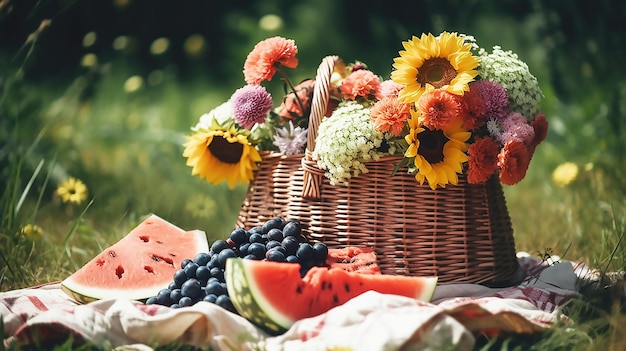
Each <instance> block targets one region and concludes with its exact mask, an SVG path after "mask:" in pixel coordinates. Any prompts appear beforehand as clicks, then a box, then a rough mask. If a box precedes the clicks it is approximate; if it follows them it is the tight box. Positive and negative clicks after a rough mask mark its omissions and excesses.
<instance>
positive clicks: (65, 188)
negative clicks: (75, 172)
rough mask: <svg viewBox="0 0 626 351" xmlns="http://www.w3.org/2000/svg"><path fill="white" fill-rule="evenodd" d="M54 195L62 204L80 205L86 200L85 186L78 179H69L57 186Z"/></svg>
mask: <svg viewBox="0 0 626 351" xmlns="http://www.w3.org/2000/svg"><path fill="white" fill-rule="evenodd" d="M56 194H57V195H59V197H60V198H61V200H62V201H63V202H64V203H66V202H71V203H73V204H76V205H80V203H81V202H83V201H85V199H86V198H87V186H86V185H85V183H83V182H82V181H81V180H80V179H76V178H74V177H70V178H68V179H67V180H65V181H64V182H63V183H61V185H59V187H58V188H57V190H56Z"/></svg>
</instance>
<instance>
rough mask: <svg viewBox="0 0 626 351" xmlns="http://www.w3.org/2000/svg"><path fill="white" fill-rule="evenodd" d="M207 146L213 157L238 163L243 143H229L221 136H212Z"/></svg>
mask: <svg viewBox="0 0 626 351" xmlns="http://www.w3.org/2000/svg"><path fill="white" fill-rule="evenodd" d="M208 148H209V151H211V153H212V154H213V156H215V158H217V159H218V160H220V161H222V162H224V163H229V164H235V163H238V162H239V161H240V160H241V155H242V154H243V145H241V144H240V143H229V142H228V140H226V139H224V138H223V137H221V136H214V137H213V141H211V144H209V147H208Z"/></svg>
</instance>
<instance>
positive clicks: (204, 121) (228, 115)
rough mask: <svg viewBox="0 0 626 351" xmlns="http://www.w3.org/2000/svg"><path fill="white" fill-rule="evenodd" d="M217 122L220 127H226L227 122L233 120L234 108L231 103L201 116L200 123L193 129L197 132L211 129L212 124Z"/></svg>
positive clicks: (225, 103) (227, 102) (228, 102)
mask: <svg viewBox="0 0 626 351" xmlns="http://www.w3.org/2000/svg"><path fill="white" fill-rule="evenodd" d="M214 119H215V120H216V121H217V122H218V123H219V124H220V125H225V124H226V123H224V122H227V121H232V120H233V106H232V105H231V104H230V101H226V102H224V103H223V104H221V105H219V106H217V107H216V108H214V109H212V110H211V111H209V113H205V114H203V115H202V116H200V120H199V121H198V123H197V124H196V125H195V126H194V127H192V128H191V130H192V131H194V132H197V131H198V130H200V129H210V128H211V122H212V121H213V120H214Z"/></svg>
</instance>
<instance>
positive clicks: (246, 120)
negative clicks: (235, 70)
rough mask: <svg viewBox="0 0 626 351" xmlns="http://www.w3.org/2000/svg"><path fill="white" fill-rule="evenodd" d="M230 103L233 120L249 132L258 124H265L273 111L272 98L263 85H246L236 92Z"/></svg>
mask: <svg viewBox="0 0 626 351" xmlns="http://www.w3.org/2000/svg"><path fill="white" fill-rule="evenodd" d="M230 101H231V104H232V106H233V119H234V120H235V122H237V124H239V125H240V126H242V127H243V128H246V129H248V130H251V129H252V127H254V125H255V124H257V123H263V122H264V121H265V118H266V117H267V113H268V112H269V111H270V110H271V109H272V96H271V95H270V93H268V92H267V90H265V88H264V87H263V86H261V85H246V86H244V87H243V88H239V89H237V90H235V92H234V93H233V95H232V96H231V97H230Z"/></svg>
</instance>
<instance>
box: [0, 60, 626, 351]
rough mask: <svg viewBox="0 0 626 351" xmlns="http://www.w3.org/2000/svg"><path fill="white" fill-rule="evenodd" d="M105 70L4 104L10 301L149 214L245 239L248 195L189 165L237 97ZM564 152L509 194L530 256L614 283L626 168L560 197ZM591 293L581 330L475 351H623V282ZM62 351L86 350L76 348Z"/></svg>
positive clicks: (2, 263) (583, 303) (15, 87)
mask: <svg viewBox="0 0 626 351" xmlns="http://www.w3.org/2000/svg"><path fill="white" fill-rule="evenodd" d="M102 69H105V68H104V67H102ZM106 69H108V71H107V72H106V74H101V75H97V77H94V76H93V74H95V73H93V72H92V73H89V74H85V75H83V76H81V77H79V78H77V79H76V80H75V81H73V83H72V84H71V85H69V86H68V87H67V89H65V90H62V91H60V92H59V90H58V89H54V88H52V87H46V86H45V85H42V86H33V85H29V84H28V83H27V82H22V81H19V80H15V81H11V84H10V85H7V86H5V88H4V90H3V94H4V96H10V97H16V96H18V94H17V92H19V91H28V93H29V94H28V95H27V96H28V98H24V96H26V95H19V96H20V98H3V99H2V100H0V101H1V102H2V103H0V108H1V109H2V112H3V113H4V115H5V116H7V118H8V119H6V121H9V122H10V123H11V124H10V126H11V128H9V129H5V130H6V132H5V134H2V137H3V139H6V140H2V141H6V143H5V144H4V145H5V146H4V147H2V149H0V151H1V153H0V156H1V157H0V162H1V165H2V168H3V170H2V174H1V175H2V178H1V180H2V185H3V186H4V189H3V191H4V192H3V194H2V199H1V202H0V206H1V208H0V210H1V211H0V213H1V215H2V218H1V226H0V248H1V249H0V291H7V290H12V289H17V288H21V287H27V286H31V285H36V284H40V283H46V282H50V281H58V280H61V279H63V278H64V277H66V276H68V275H69V274H71V273H72V272H73V271H75V270H76V269H77V268H79V267H80V266H81V265H82V264H84V263H85V262H87V261H88V260H89V259H91V258H92V257H93V256H95V255H96V254H97V253H99V252H100V251H101V250H102V249H103V248H105V247H107V246H108V245H110V244H112V243H114V242H116V241H117V240H119V239H120V238H121V237H123V236H124V235H125V234H126V233H128V231H129V230H130V229H132V228H133V227H134V226H135V225H137V224H138V222H139V221H140V219H141V218H142V217H144V216H146V215H147V214H149V213H156V214H158V215H159V216H161V217H164V218H166V219H167V220H169V221H171V222H173V223H174V224H176V225H179V226H180V227H182V228H185V229H202V230H205V231H206V232H207V234H208V236H209V239H210V240H211V241H213V240H215V239H217V238H223V237H225V236H226V235H227V233H229V232H230V230H231V229H232V228H233V227H234V225H235V220H236V215H237V211H238V208H239V205H240V203H241V200H242V199H243V196H244V192H245V186H240V187H237V188H236V189H232V190H231V189H228V188H227V187H225V186H210V185H208V184H206V183H204V182H203V181H201V180H199V179H196V178H195V177H191V175H190V169H189V168H188V167H187V166H185V165H184V159H183V158H182V156H181V152H182V146H181V143H182V141H183V136H184V134H185V133H186V132H187V130H188V128H189V126H191V125H192V124H194V123H195V121H196V118H197V117H198V116H199V115H200V114H201V113H202V112H204V111H207V110H209V109H210V108H212V107H214V106H216V105H217V104H219V103H221V102H222V101H223V100H224V99H225V98H227V97H228V95H229V93H228V92H223V91H220V90H217V89H211V88H210V87H209V86H208V85H207V84H203V83H201V82H195V81H194V82H185V83H184V84H183V83H182V82H180V81H178V80H176V79H175V78H174V77H167V76H166V77H165V79H164V81H163V82H162V83H160V84H158V85H155V86H150V85H146V86H144V88H143V89H142V90H139V91H136V92H132V93H127V92H124V90H123V89H122V86H123V82H124V80H125V79H126V78H127V77H129V76H131V75H133V74H134V73H133V68H132V67H129V66H127V65H125V64H123V63H121V62H113V63H112V65H111V66H107V68H106ZM9 73H10V72H9ZM9 73H6V72H3V74H5V75H7V74H9ZM14 94H15V95H14ZM585 142H586V143H589V144H591V143H592V141H585ZM561 147H563V145H562V144H559V139H558V138H556V140H552V139H550V138H549V139H548V141H547V142H546V143H545V144H544V145H542V146H540V147H539V149H538V153H537V154H536V155H535V157H534V160H533V163H532V164H531V168H530V170H529V173H528V175H527V177H526V179H525V180H524V181H522V182H521V183H520V184H518V185H516V186H513V187H505V193H506V196H507V201H508V205H509V211H510V213H511V217H512V220H513V224H514V229H515V233H516V234H515V239H516V244H517V248H518V250H521V251H527V252H529V253H531V254H533V255H537V256H542V255H543V254H544V253H546V252H551V253H553V254H556V255H559V256H561V257H562V259H563V260H572V261H582V262H585V263H587V264H588V265H589V266H591V267H592V268H596V269H598V270H599V271H600V272H601V273H610V272H624V271H625V270H626V255H625V252H626V250H624V245H626V243H625V242H624V232H625V231H626V200H625V199H626V196H624V195H626V194H624V189H626V188H625V187H624V186H623V185H624V183H623V180H622V178H621V176H620V174H621V173H623V171H625V169H624V165H623V164H622V165H621V166H620V164H610V163H609V164H603V163H602V162H600V161H597V160H588V161H585V162H580V163H579V166H580V172H579V174H578V176H577V177H576V179H575V180H574V181H573V182H572V183H571V184H569V185H567V186H565V187H559V186H556V185H555V184H554V183H553V182H552V180H551V173H552V170H553V169H554V167H555V166H556V165H558V164H559V163H561V162H563V161H568V158H567V157H564V156H563V155H564V153H563V151H562V150H561V149H560V148H561ZM557 150H558V152H557ZM565 154H566V153H565ZM572 161H577V160H572ZM589 162H591V163H590V164H588V163H589ZM68 176H74V177H77V178H79V179H81V180H83V181H84V182H85V183H86V184H87V187H88V189H89V197H88V199H87V200H86V201H85V202H83V203H81V204H79V205H70V204H64V203H62V202H61V201H60V199H59V198H58V197H56V196H55V195H54V190H55V189H56V187H57V186H58V184H59V183H60V182H61V181H62V180H64V179H65V178H67V177H68ZM27 224H37V225H38V226H40V227H41V228H42V229H43V237H42V239H41V240H40V241H29V240H28V239H26V238H25V237H24V236H23V235H21V230H22V228H23V226H25V225H27ZM620 288H621V290H619V289H620ZM580 291H581V293H583V295H582V297H581V298H580V299H575V300H572V301H570V302H569V303H568V304H566V305H565V306H563V308H562V312H563V313H564V314H565V315H566V316H567V317H568V318H569V319H571V324H567V325H557V326H554V327H553V328H552V329H550V330H549V331H548V332H546V333H544V334H542V335H539V336H536V337H534V338H532V339H528V338H522V337H516V336H508V337H506V336H505V337H501V338H496V339H486V338H480V339H479V342H478V345H477V348H476V349H477V350H598V349H605V350H618V349H620V348H621V347H622V346H621V343H622V342H623V341H622V340H624V338H625V337H626V335H625V332H624V328H623V325H624V323H625V322H626V307H625V304H624V295H625V293H624V285H623V277H621V279H620V277H615V276H610V275H607V276H605V277H604V279H603V280H602V281H601V282H600V283H598V284H593V285H589V284H583V282H581V284H580ZM0 331H1V328H0ZM92 347H95V346H93V345H85V346H83V347H82V349H90V348H92ZM58 349H59V350H68V349H77V348H76V345H73V344H72V343H71V342H69V341H68V342H67V343H65V344H63V345H61V346H59V348H58ZM162 349H185V348H184V347H182V346H177V345H167V346H164V347H162Z"/></svg>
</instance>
